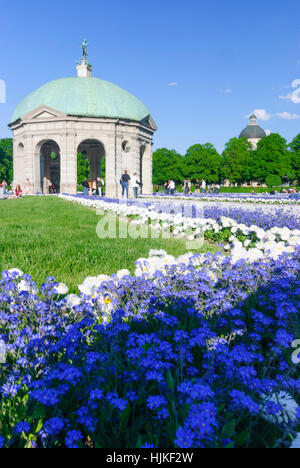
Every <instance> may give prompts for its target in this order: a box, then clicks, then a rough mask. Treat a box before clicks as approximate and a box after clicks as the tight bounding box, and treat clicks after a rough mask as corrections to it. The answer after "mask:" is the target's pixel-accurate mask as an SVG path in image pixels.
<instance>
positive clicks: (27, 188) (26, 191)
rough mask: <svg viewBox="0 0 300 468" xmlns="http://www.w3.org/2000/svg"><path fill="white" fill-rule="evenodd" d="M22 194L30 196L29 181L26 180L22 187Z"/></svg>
mask: <svg viewBox="0 0 300 468" xmlns="http://www.w3.org/2000/svg"><path fill="white" fill-rule="evenodd" d="M24 194H25V195H31V194H32V183H31V182H30V180H29V179H26V182H25V186H24Z"/></svg>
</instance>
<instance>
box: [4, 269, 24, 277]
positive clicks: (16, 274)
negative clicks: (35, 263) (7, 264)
mask: <svg viewBox="0 0 300 468" xmlns="http://www.w3.org/2000/svg"><path fill="white" fill-rule="evenodd" d="M7 273H8V274H9V275H14V277H15V278H20V277H21V276H23V275H24V273H23V271H22V270H19V268H11V269H10V270H7Z"/></svg>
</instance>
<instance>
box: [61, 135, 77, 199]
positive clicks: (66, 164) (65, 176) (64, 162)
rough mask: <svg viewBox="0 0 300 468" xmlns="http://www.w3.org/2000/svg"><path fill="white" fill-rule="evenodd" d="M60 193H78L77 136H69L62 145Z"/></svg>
mask: <svg viewBox="0 0 300 468" xmlns="http://www.w3.org/2000/svg"><path fill="white" fill-rule="evenodd" d="M60 191H61V193H70V194H72V195H75V194H76V193H77V148H76V142H75V134H67V135H66V137H65V138H64V139H63V140H62V142H61V145H60Z"/></svg>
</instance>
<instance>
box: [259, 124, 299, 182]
mask: <svg viewBox="0 0 300 468" xmlns="http://www.w3.org/2000/svg"><path fill="white" fill-rule="evenodd" d="M270 174H273V175H279V176H280V177H281V178H282V177H283V178H289V179H290V178H291V177H292V167H291V163H290V153H289V151H288V147H287V142H286V140H285V139H284V138H282V137H281V136H280V135H279V134H278V133H271V135H269V136H267V137H265V138H263V139H262V140H260V141H259V142H258V145H257V150H256V152H255V154H254V159H253V177H254V178H255V179H256V180H258V181H260V182H262V181H264V180H265V178H266V177H267V176H268V175H270Z"/></svg>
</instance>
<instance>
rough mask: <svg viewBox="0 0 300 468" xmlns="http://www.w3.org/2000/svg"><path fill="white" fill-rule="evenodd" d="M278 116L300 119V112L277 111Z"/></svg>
mask: <svg viewBox="0 0 300 468" xmlns="http://www.w3.org/2000/svg"><path fill="white" fill-rule="evenodd" d="M276 115H277V117H280V118H281V119H285V120H296V119H300V115H298V114H290V113H289V112H277V114H276Z"/></svg>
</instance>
